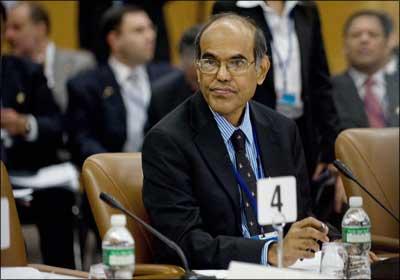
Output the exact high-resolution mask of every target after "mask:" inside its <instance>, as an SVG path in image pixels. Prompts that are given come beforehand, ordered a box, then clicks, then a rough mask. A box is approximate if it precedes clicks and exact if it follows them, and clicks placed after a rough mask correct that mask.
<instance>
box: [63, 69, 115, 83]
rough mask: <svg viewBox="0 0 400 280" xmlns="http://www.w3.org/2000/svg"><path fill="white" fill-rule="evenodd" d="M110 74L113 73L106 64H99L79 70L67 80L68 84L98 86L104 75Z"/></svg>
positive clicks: (108, 75)
mask: <svg viewBox="0 0 400 280" xmlns="http://www.w3.org/2000/svg"><path fill="white" fill-rule="evenodd" d="M111 75H113V73H112V71H110V68H109V66H108V65H100V66H98V67H95V68H91V69H86V70H83V71H81V72H79V73H78V74H76V75H75V76H73V77H72V78H71V79H70V80H69V81H68V84H70V85H79V86H94V87H98V86H100V85H101V84H102V81H103V80H104V78H105V77H107V78H109V77H110V76H111Z"/></svg>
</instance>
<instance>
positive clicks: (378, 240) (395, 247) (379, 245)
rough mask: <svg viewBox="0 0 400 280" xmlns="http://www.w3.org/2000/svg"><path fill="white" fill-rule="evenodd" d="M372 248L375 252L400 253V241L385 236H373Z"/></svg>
mask: <svg viewBox="0 0 400 280" xmlns="http://www.w3.org/2000/svg"><path fill="white" fill-rule="evenodd" d="M372 248H373V250H380V251H387V252H399V250H400V240H399V239H396V238H392V237H387V236H383V235H372Z"/></svg>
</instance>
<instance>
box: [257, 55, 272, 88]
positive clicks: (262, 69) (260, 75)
mask: <svg viewBox="0 0 400 280" xmlns="http://www.w3.org/2000/svg"><path fill="white" fill-rule="evenodd" d="M270 65H271V63H270V62H269V59H268V56H266V55H264V57H263V58H262V59H261V62H260V65H259V66H258V67H257V69H256V70H257V84H258V85H261V84H262V83H263V82H264V80H265V77H266V76H267V73H268V70H269V67H270Z"/></svg>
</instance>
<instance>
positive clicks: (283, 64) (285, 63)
mask: <svg viewBox="0 0 400 280" xmlns="http://www.w3.org/2000/svg"><path fill="white" fill-rule="evenodd" d="M288 22H289V32H288V34H289V36H288V37H289V38H288V40H289V41H288V42H289V49H288V56H287V58H286V60H285V61H284V60H283V58H282V56H281V55H280V54H279V52H278V49H277V48H276V47H275V45H274V42H273V41H272V43H271V47H272V49H273V51H274V52H275V54H276V57H277V58H278V65H279V68H280V69H281V70H282V74H283V92H284V93H285V92H286V90H287V69H288V67H289V64H290V60H291V58H292V48H293V45H292V43H293V42H292V33H293V22H292V21H290V18H289V19H288Z"/></svg>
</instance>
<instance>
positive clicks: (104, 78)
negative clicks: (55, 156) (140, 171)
mask: <svg viewBox="0 0 400 280" xmlns="http://www.w3.org/2000/svg"><path fill="white" fill-rule="evenodd" d="M170 71H171V67H170V66H169V65H168V64H149V65H148V66H147V73H148V75H149V79H150V85H151V84H152V82H154V81H155V80H156V79H157V78H159V77H160V76H162V75H164V74H165V73H168V72H170ZM67 89H68V93H69V105H68V109H67V122H68V132H69V137H70V149H71V152H72V159H73V162H74V163H75V164H77V165H78V166H81V165H82V164H83V162H84V161H85V159H86V158H87V157H88V156H91V155H93V154H97V153H104V152H121V151H122V148H123V145H124V143H125V141H126V109H125V105H124V102H123V99H122V96H121V92H120V86H119V85H118V83H117V81H116V79H115V76H114V73H113V72H112V70H111V68H110V66H109V65H108V64H107V65H103V66H100V67H98V68H96V69H92V70H89V71H86V72H83V73H80V74H78V75H77V76H75V77H74V78H72V79H71V80H69V81H68V83H67Z"/></svg>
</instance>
